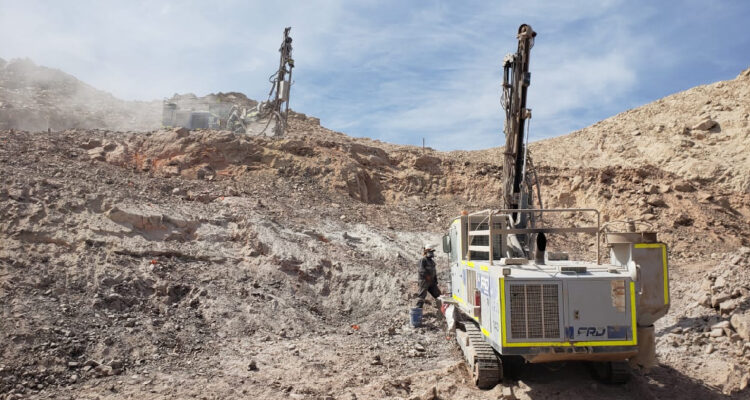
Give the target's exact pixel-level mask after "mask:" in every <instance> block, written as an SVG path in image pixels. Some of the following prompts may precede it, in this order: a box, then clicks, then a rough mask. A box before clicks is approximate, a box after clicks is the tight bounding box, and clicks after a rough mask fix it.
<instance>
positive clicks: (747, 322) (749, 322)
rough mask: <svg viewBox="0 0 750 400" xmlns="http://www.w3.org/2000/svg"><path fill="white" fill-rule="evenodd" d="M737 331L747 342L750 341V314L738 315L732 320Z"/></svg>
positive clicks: (733, 316)
mask: <svg viewBox="0 0 750 400" xmlns="http://www.w3.org/2000/svg"><path fill="white" fill-rule="evenodd" d="M730 322H731V324H732V327H733V328H734V330H735V331H737V333H738V334H739V335H740V336H741V337H742V338H743V339H745V340H750V313H747V312H745V313H737V314H734V315H732V319H731V320H730Z"/></svg>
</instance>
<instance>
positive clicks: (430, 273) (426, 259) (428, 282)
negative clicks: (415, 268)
mask: <svg viewBox="0 0 750 400" xmlns="http://www.w3.org/2000/svg"><path fill="white" fill-rule="evenodd" d="M434 258H435V246H433V245H429V244H426V245H425V246H424V249H422V259H421V260H419V293H418V294H417V296H418V297H419V300H418V301H417V307H419V308H422V306H423V305H424V299H425V298H426V297H427V292H429V293H430V294H431V295H432V297H433V298H435V299H437V298H438V297H439V296H440V289H439V288H438V284H437V270H436V269H435V260H434Z"/></svg>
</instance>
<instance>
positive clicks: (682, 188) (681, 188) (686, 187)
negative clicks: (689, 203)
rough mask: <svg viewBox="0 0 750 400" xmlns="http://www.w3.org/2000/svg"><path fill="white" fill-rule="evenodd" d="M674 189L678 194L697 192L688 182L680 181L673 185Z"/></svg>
mask: <svg viewBox="0 0 750 400" xmlns="http://www.w3.org/2000/svg"><path fill="white" fill-rule="evenodd" d="M673 187H674V190H676V191H678V192H686V193H687V192H694V191H695V188H694V187H693V185H691V184H690V183H689V182H687V181H678V182H675V183H674V185H673Z"/></svg>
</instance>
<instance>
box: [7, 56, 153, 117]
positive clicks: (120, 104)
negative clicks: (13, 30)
mask: <svg viewBox="0 0 750 400" xmlns="http://www.w3.org/2000/svg"><path fill="white" fill-rule="evenodd" d="M161 107H162V104H161V101H149V102H145V101H124V100H120V99H118V98H116V97H114V96H112V95H111V94H109V93H107V92H104V91H101V90H98V89H95V88H93V87H91V86H89V85H87V84H86V83H84V82H81V81H79V80H78V79H76V78H75V77H74V76H72V75H69V74H66V73H65V72H62V71H60V70H57V69H53V68H47V67H42V66H37V65H36V64H34V63H33V62H32V61H31V60H28V59H16V60H10V61H8V62H6V61H5V60H3V59H0V129H19V130H26V131H46V130H48V129H50V130H53V131H61V130H65V129H76V128H77V129H109V130H115V131H144V130H150V129H156V128H158V127H159V126H160V125H161V112H162V109H161Z"/></svg>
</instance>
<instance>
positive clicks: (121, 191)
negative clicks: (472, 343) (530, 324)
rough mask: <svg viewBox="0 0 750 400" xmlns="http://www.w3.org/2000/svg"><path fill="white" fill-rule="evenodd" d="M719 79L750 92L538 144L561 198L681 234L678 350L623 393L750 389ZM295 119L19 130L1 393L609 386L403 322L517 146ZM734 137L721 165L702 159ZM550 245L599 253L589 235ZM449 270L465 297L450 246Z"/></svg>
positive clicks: (4, 150)
mask: <svg viewBox="0 0 750 400" xmlns="http://www.w3.org/2000/svg"><path fill="white" fill-rule="evenodd" d="M14 68H17V67H14ZM743 79H744V81H743V82H747V79H746V78H743ZM63 81H64V79H63ZM699 89H700V88H699ZM0 90H2V89H1V87H0ZM720 90H726V93H728V94H731V95H734V94H743V93H744V92H743V90H744V89H743V87H742V86H741V85H739V84H738V83H737V82H729V83H727V84H726V85H724V86H722V87H719V86H716V85H713V86H710V87H706V88H702V89H700V90H693V91H692V92H691V91H689V92H690V93H687V92H686V93H687V94H678V95H675V97H673V98H669V99H668V100H669V101H660V102H657V103H654V104H651V105H647V106H644V107H642V108H641V109H637V110H632V111H631V112H628V113H624V114H622V115H620V116H617V117H614V118H613V119H611V120H607V121H603V122H602V123H599V124H596V125H595V126H592V127H590V128H587V129H586V130H583V131H581V132H578V133H574V134H572V135H569V136H567V137H565V138H558V139H554V140H550V141H542V142H539V143H536V144H534V145H533V148H532V156H533V157H534V160H535V162H536V166H537V174H538V180H539V181H540V182H541V184H542V200H543V203H544V205H545V207H548V208H553V207H558V206H566V207H597V208H599V209H600V210H602V221H615V220H619V219H622V218H624V217H628V216H631V217H637V218H641V219H644V220H647V221H648V224H649V225H647V226H652V227H653V229H654V230H656V231H658V232H659V238H660V239H661V240H663V241H665V242H667V243H668V245H669V249H670V259H669V262H670V274H671V275H670V276H671V282H670V299H671V300H672V307H671V309H670V313H669V314H668V315H667V317H666V318H665V319H664V320H661V321H659V323H658V324H657V326H656V327H655V330H654V332H655V335H656V337H657V352H658V357H659V360H660V364H661V365H662V366H657V367H656V368H655V370H654V371H652V372H650V373H649V372H644V374H645V377H646V378H644V379H635V380H634V381H632V382H631V383H630V384H629V385H627V386H624V387H613V388H609V387H608V388H606V392H607V393H610V394H612V396H614V397H619V398H626V397H628V396H632V393H633V392H634V391H635V392H637V393H639V395H641V394H642V396H643V397H648V398H650V397H654V398H668V397H678V398H691V397H698V398H714V397H717V396H719V394H720V392H722V391H723V392H725V393H736V392H740V391H742V390H745V389H744V388H745V386H746V385H747V381H748V374H747V368H746V366H747V357H748V355H750V339H748V328H747V326H748V322H747V317H746V316H747V313H748V304H750V300H749V299H750V288H749V287H748V286H747V282H750V275H748V274H750V272H749V271H750V260H748V257H749V256H750V249H748V248H747V247H746V246H747V245H748V233H749V232H750V222H748V220H747V218H746V215H748V213H749V212H750V210H749V209H748V204H750V201H749V200H750V199H749V198H748V194H747V193H746V192H745V191H743V190H744V189H743V187H742V185H741V184H739V183H741V182H742V179H744V178H743V177H745V176H746V174H747V170H746V169H742V168H739V167H735V166H729V167H728V168H725V167H727V166H726V165H724V164H723V163H724V162H742V160H743V159H741V157H740V156H739V155H738V154H740V153H741V152H742V151H744V150H743V149H744V148H742V146H744V145H745V143H746V142H745V141H744V140H745V139H743V137H742V136H741V134H740V133H738V132H740V131H739V129H740V128H738V127H739V126H741V125H742V121H744V120H746V119H747V118H746V117H741V118H744V120H740V119H736V118H734V115H735V114H732V111H729V110H728V109H725V108H731V109H732V110H735V111H736V110H741V107H737V105H736V104H734V103H731V104H729V103H730V102H733V101H734V100H733V99H734V97H732V96H728V97H727V98H726V99H725V98H722V97H711V103H706V99H705V97H704V95H706V93H708V94H711V93H713V92H714V91H720ZM709 92H710V93H709ZM740 98H744V97H740ZM698 100H700V101H698ZM683 103H684V104H683ZM725 103H726V104H725ZM706 106H708V107H706ZM695 109H699V110H703V109H706V110H708V111H706V112H705V113H704V114H710V117H711V118H712V119H713V120H714V121H717V122H718V124H719V126H718V127H716V126H715V127H713V128H711V130H710V131H709V132H710V133H709V132H702V133H701V134H702V135H704V136H703V137H702V138H699V137H698V136H697V135H698V134H697V133H696V132H697V131H695V130H692V129H690V128H688V127H689V126H693V125H694V123H695V122H697V121H693V120H689V118H688V117H687V116H685V115H683V112H686V111H685V110H695ZM660 110H661V111H660ZM673 111H674V113H676V114H680V115H679V116H680V118H676V117H675V122H674V124H673V123H671V122H669V121H671V119H672V116H671V115H672V114H671V113H672V112H673ZM739 112H742V111H739ZM660 113H663V114H660ZM714 113H716V115H713V114H714ZM695 116H698V117H700V118H702V117H703V115H701V113H700V112H697V113H695V115H693V117H695ZM677 120H679V123H678V122H677ZM3 121H7V120H3ZM289 123H290V125H289V131H288V133H289V134H288V136H287V137H285V138H283V139H279V140H271V139H268V138H256V137H246V136H242V135H235V134H232V133H229V132H221V131H188V130H185V129H179V130H156V131H153V132H149V133H132V132H131V133H123V132H113V131H103V130H69V131H64V132H52V133H46V132H45V133H28V132H17V131H14V132H11V131H9V130H0V165H1V166H2V171H3V185H0V215H2V216H3V218H2V219H0V243H1V244H2V245H0V304H2V305H3V306H2V314H3V315H2V317H3V319H2V327H3V329H0V352H1V353H2V358H1V360H0V395H2V396H5V397H9V396H12V397H11V398H16V397H20V396H23V397H31V398H35V397H59V398H96V397H100V398H106V397H112V396H121V397H138V396H143V397H148V398H150V397H159V398H161V397H173V398H191V397H201V396H207V397H210V396H213V397H217V398H241V397H246V396H248V395H253V396H255V397H258V398H410V397H415V396H418V397H430V396H432V397H435V396H437V397H438V398H479V399H481V398H493V399H497V398H499V397H503V396H505V397H510V396H511V395H512V396H515V397H518V398H521V399H526V398H529V396H533V397H534V398H536V397H550V398H551V397H560V395H561V394H563V393H565V394H567V393H575V394H576V395H577V396H580V397H581V398H584V399H594V398H600V397H601V396H602V393H603V392H602V389H601V387H599V386H597V384H594V383H592V381H591V380H590V378H589V375H588V373H587V372H586V371H585V369H584V368H583V367H581V368H580V371H577V370H576V368H577V367H576V365H575V363H571V364H570V365H569V367H566V368H565V369H564V370H563V371H560V372H554V371H550V370H548V369H546V368H544V367H539V368H540V369H534V368H536V367H537V366H533V365H532V366H529V368H530V371H531V372H530V373H529V374H530V375H528V376H529V377H538V376H540V375H543V376H545V377H546V376H550V379H549V380H547V379H545V382H544V384H539V383H540V382H539V380H538V379H536V380H535V379H534V378H531V379H528V382H529V385H527V384H526V383H524V381H523V380H519V381H513V382H509V383H508V385H510V387H509V388H506V387H502V386H498V387H496V388H495V389H493V390H490V391H478V390H476V389H475V388H473V386H472V385H471V382H470V379H468V378H467V375H466V371H465V366H464V365H463V363H462V361H461V360H460V357H457V353H456V346H455V343H454V341H453V340H446V337H445V333H444V331H443V330H442V328H440V327H441V326H442V324H443V321H442V319H441V318H442V317H440V316H439V315H440V314H439V312H438V311H437V310H435V309H434V308H432V306H430V305H428V306H427V307H426V308H425V321H426V323H425V325H426V327H425V328H418V329H411V328H409V327H408V325H407V310H408V309H409V307H410V306H412V305H413V300H414V299H413V293H414V291H415V290H416V282H415V277H414V263H415V261H416V259H417V258H418V257H419V255H420V247H421V246H422V244H423V243H425V242H426V241H427V242H439V241H440V237H441V235H442V233H444V231H445V229H446V227H447V226H448V224H449V222H450V220H451V218H453V217H455V216H457V215H459V214H460V212H461V211H462V210H478V209H483V208H487V207H499V206H500V204H499V197H498V194H499V193H500V190H501V186H502V185H501V176H502V167H501V166H499V160H501V159H502V158H501V154H502V153H501V150H500V149H490V150H485V151H476V152H450V153H444V152H439V151H434V150H432V149H421V148H418V147H414V146H397V145H391V144H387V143H382V142H378V141H373V140H369V139H355V138H351V137H348V136H346V135H343V134H340V133H336V132H332V131H330V130H327V129H325V128H323V127H321V126H320V125H319V123H318V121H316V120H315V119H314V118H308V117H303V116H302V115H298V114H294V115H292V116H290V120H289ZM641 123H643V124H645V125H643V126H640V125H639V124H641ZM651 123H653V124H654V125H649V124H651ZM661 125H663V126H661ZM717 128H720V129H717ZM620 132H622V134H620ZM634 132H639V134H635V133H634ZM686 135H689V137H690V141H691V142H692V143H693V147H690V149H695V153H693V150H684V149H683V147H682V144H681V143H682V140H687V139H685V137H686ZM724 137H726V138H728V139H723V138H724ZM713 141H716V142H715V143H714V142H713ZM612 144H614V145H617V147H612ZM719 145H720V146H721V147H723V148H724V152H725V153H726V154H725V155H726V157H725V158H721V157H719V158H715V159H712V160H710V159H709V158H701V157H703V155H702V154H704V153H706V154H708V153H712V152H714V153H716V150H715V149H714V148H713V147H710V146H719ZM651 147H654V149H652V148H651ZM681 152H684V153H681ZM572 154H574V155H576V157H571V155H572ZM681 154H686V155H685V156H684V157H683V156H682V155H681ZM717 154H718V153H717ZM742 154H743V155H744V153H742ZM714 155H716V154H714ZM579 156H580V157H579ZM606 157H611V158H612V163H611V164H612V165H610V164H609V163H608V162H606V160H605V158H606ZM691 157H697V158H696V160H699V161H701V162H702V163H703V162H705V163H704V164H700V165H694V164H690V162H689V161H690V158H691ZM709 161H711V162H710V163H709ZM693 169H697V172H696V171H694V170H693ZM697 174H707V175H706V176H711V177H712V178H711V179H706V178H702V177H700V176H698V175H697ZM715 174H718V175H715ZM701 176H703V175H701ZM553 222H554V223H559V222H562V223H565V224H572V223H580V224H593V223H595V222H596V221H595V220H592V219H590V218H589V219H587V218H585V217H580V216H578V215H575V214H574V213H569V214H566V215H564V216H563V217H561V219H560V220H554V221H553V220H545V223H553ZM550 245H551V246H557V247H559V249H561V250H565V251H568V252H569V253H570V254H571V256H573V257H578V256H581V257H578V258H583V255H586V254H588V255H591V253H592V252H593V250H592V247H591V246H589V245H588V244H587V243H583V242H582V241H581V240H580V239H577V238H571V237H560V238H557V239H556V241H550ZM743 246H744V247H743ZM555 250H557V249H555ZM587 252H588V253H587ZM438 262H439V264H438V265H439V271H440V276H439V282H440V283H441V285H443V288H444V289H447V285H446V283H447V281H448V270H447V268H446V266H447V259H446V257H445V255H443V254H439V255H438ZM696 263H697V264H698V265H696ZM446 291H447V290H446ZM332 343H333V344H335V345H334V346H332ZM417 343H418V345H417ZM706 354H710V356H706ZM363 360H364V362H363ZM368 361H369V362H368ZM117 375H121V376H117ZM522 379H526V377H523V378H522ZM702 381H705V382H707V383H708V384H706V385H704V384H698V383H696V382H702ZM717 388H718V389H717ZM744 394H746V393H741V394H740V396H741V395H744ZM563 396H565V395H564V394H563Z"/></svg>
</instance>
